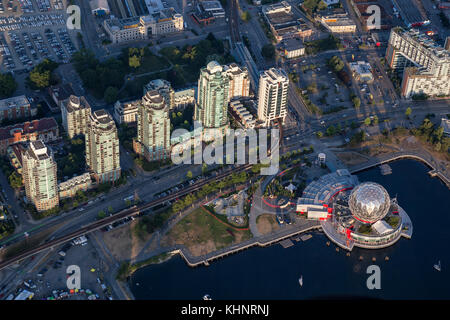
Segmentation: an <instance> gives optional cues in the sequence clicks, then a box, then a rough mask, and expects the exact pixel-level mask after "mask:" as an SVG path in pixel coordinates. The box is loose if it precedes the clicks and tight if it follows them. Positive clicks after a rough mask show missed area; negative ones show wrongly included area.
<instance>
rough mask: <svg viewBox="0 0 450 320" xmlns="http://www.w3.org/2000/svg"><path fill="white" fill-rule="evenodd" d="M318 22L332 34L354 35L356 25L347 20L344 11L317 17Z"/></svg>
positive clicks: (347, 17)
mask: <svg viewBox="0 0 450 320" xmlns="http://www.w3.org/2000/svg"><path fill="white" fill-rule="evenodd" d="M317 20H319V22H320V23H322V25H323V26H324V27H325V28H327V29H328V30H330V32H332V33H355V32H356V24H355V22H354V21H353V20H352V19H350V18H349V16H348V14H347V13H346V12H345V11H343V12H342V11H339V12H336V11H333V12H330V13H326V14H322V15H319V16H318V18H317Z"/></svg>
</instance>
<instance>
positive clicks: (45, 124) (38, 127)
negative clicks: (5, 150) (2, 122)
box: [0, 118, 58, 140]
mask: <svg viewBox="0 0 450 320" xmlns="http://www.w3.org/2000/svg"><path fill="white" fill-rule="evenodd" d="M57 128H58V123H57V122H56V120H55V118H42V119H39V120H33V121H27V122H24V123H19V124H14V125H10V126H7V127H1V128H0V140H5V139H10V138H12V137H13V136H14V132H17V131H20V132H21V133H22V135H27V134H31V133H34V132H43V131H47V130H50V129H57Z"/></svg>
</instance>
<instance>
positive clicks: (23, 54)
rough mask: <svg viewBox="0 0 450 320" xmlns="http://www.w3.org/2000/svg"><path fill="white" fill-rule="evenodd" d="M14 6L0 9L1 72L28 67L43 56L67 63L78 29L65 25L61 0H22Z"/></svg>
mask: <svg viewBox="0 0 450 320" xmlns="http://www.w3.org/2000/svg"><path fill="white" fill-rule="evenodd" d="M0 1H1V0H0ZM17 6H18V7H19V8H20V10H16V11H13V10H7V11H5V12H4V13H1V12H0V31H2V35H1V36H0V71H2V72H5V71H12V70H21V69H26V70H31V69H32V67H33V66H35V65H36V64H38V63H39V62H41V61H42V60H43V59H45V58H48V59H52V60H54V61H56V62H59V63H67V62H69V60H70V57H71V55H72V54H73V53H74V52H75V51H76V46H75V43H76V42H75V41H74V40H75V38H74V37H76V33H77V30H73V31H72V30H67V28H66V19H67V15H66V13H65V10H64V3H63V1H62V0H21V4H19V3H18V4H17ZM13 8H14V6H13Z"/></svg>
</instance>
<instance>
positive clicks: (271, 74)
mask: <svg viewBox="0 0 450 320" xmlns="http://www.w3.org/2000/svg"><path fill="white" fill-rule="evenodd" d="M261 77H263V78H267V79H270V80H272V81H273V82H278V81H279V80H280V79H281V78H283V80H288V79H289V78H288V76H287V74H286V71H284V70H283V69H277V68H270V69H269V70H266V71H264V72H263V73H261Z"/></svg>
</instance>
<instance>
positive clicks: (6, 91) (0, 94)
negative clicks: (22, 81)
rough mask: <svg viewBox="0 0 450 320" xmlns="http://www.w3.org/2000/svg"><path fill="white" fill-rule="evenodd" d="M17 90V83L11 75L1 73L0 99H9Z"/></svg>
mask: <svg viewBox="0 0 450 320" xmlns="http://www.w3.org/2000/svg"><path fill="white" fill-rule="evenodd" d="M16 89H17V82H16V81H15V80H14V77H13V76H12V75H11V74H10V73H0V98H2V99H4V98H9V97H11V96H12V95H13V94H14V91H16Z"/></svg>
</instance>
